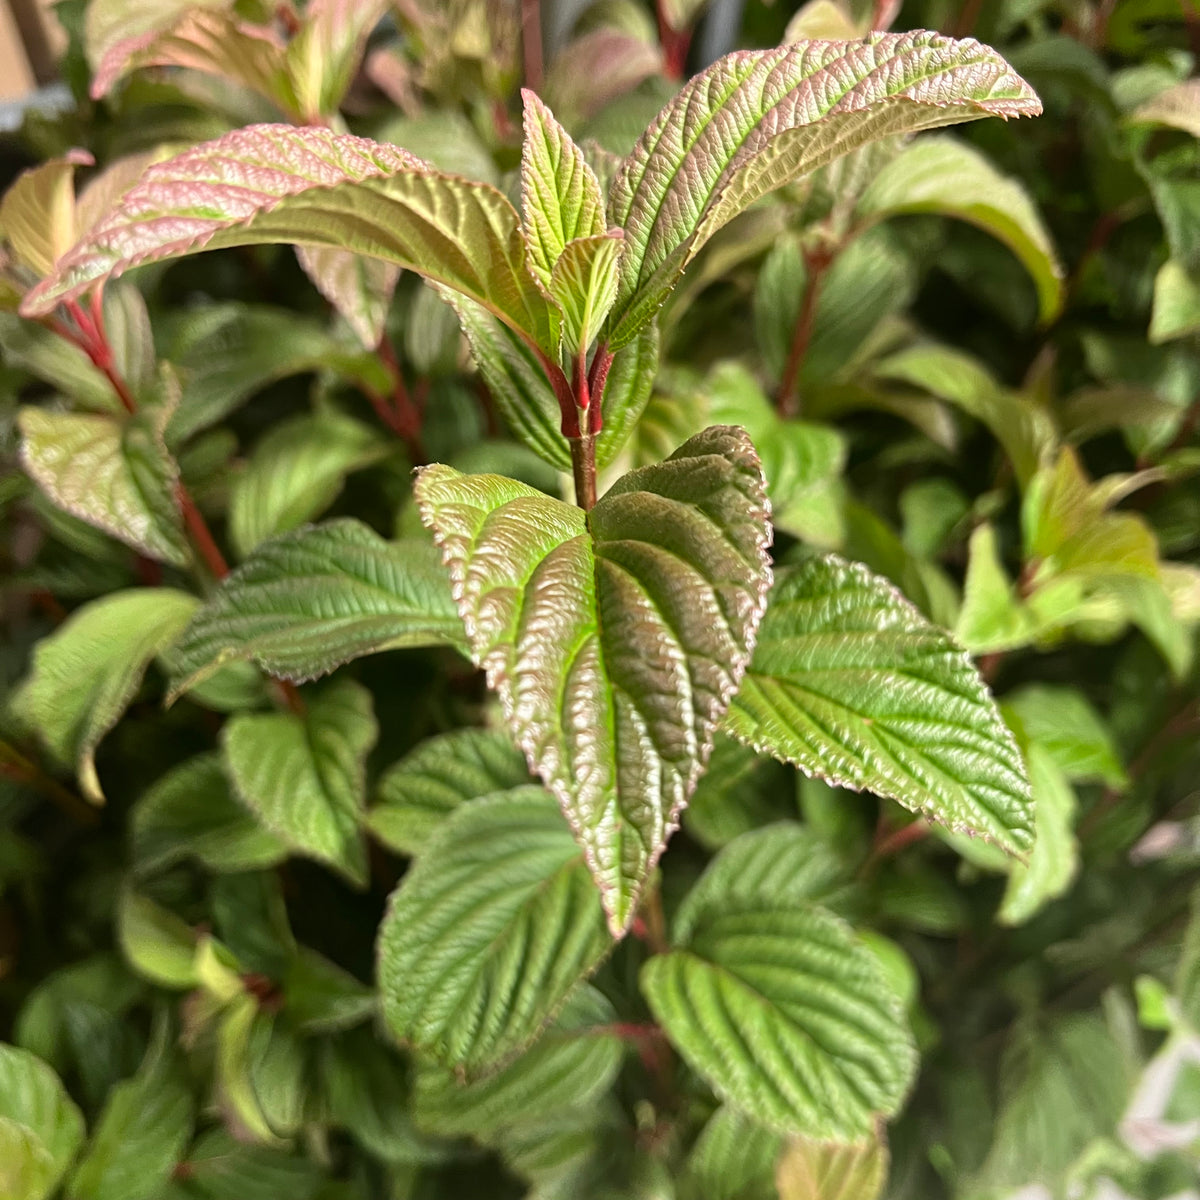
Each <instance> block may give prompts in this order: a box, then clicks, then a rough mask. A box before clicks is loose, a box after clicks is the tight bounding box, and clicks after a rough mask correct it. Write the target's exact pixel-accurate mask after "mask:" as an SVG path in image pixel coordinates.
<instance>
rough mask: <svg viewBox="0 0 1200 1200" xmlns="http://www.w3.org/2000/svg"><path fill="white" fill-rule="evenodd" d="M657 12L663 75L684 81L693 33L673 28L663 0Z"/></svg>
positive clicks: (658, 5) (660, 0)
mask: <svg viewBox="0 0 1200 1200" xmlns="http://www.w3.org/2000/svg"><path fill="white" fill-rule="evenodd" d="M655 10H656V15H657V17H658V41H659V45H661V46H662V54H663V73H664V74H665V75H666V77H667V78H668V79H682V78H683V72H684V69H685V68H686V67H687V56H688V51H689V50H690V49H691V46H692V31H691V30H690V29H675V28H673V27H672V25H671V22H670V21H668V20H667V13H666V8H665V6H664V5H663V2H662V0H658V3H657V4H656V5H655Z"/></svg>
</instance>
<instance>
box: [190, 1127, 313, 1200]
mask: <svg viewBox="0 0 1200 1200" xmlns="http://www.w3.org/2000/svg"><path fill="white" fill-rule="evenodd" d="M180 1173H181V1174H184V1175H186V1177H187V1181H188V1182H187V1188H188V1194H189V1196H190V1195H193V1194H195V1195H198V1196H200V1197H202V1198H203V1200H279V1198H280V1197H281V1196H286V1197H287V1198H288V1200H312V1197H314V1196H315V1195H316V1193H317V1191H318V1190H319V1188H320V1186H321V1182H322V1177H321V1172H320V1169H319V1168H318V1167H317V1165H316V1164H315V1163H314V1162H313V1161H312V1160H311V1159H306V1158H300V1157H297V1156H294V1155H290V1154H284V1153H281V1152H280V1151H278V1150H272V1149H269V1148H267V1147H265V1146H249V1145H246V1144H245V1142H242V1141H238V1140H237V1139H236V1138H234V1137H233V1136H232V1134H230V1133H228V1132H227V1131H226V1130H224V1129H211V1130H209V1131H208V1132H207V1133H204V1134H202V1135H201V1136H200V1137H199V1138H198V1139H197V1140H196V1144H195V1145H194V1146H193V1147H192V1149H191V1151H190V1152H189V1154H188V1156H187V1158H186V1159H185V1160H184V1162H183V1163H182V1164H181V1172H180Z"/></svg>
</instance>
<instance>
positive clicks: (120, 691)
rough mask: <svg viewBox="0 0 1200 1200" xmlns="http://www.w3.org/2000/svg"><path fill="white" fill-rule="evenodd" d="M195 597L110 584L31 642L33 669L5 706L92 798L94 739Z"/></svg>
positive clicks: (97, 797)
mask: <svg viewBox="0 0 1200 1200" xmlns="http://www.w3.org/2000/svg"><path fill="white" fill-rule="evenodd" d="M197 603H198V601H197V600H196V598H195V597H194V596H189V595H188V594H187V593H186V592H177V591H175V590H174V589H172V588H136V589H130V590H129V591H123V592H114V593H112V594H111V595H108V596H105V597H104V598H103V599H101V600H95V601H93V602H92V603H91V604H85V605H84V606H83V607H82V608H80V609H78V610H76V611H75V612H74V613H72V614H71V616H70V617H69V618H68V619H67V620H66V621H65V622H64V623H63V624H62V625H61V626H60V627H59V628H58V629H57V630H55V632H54V633H52V634H51V635H50V636H49V637H47V638H44V639H43V640H42V641H41V642H39V643H38V645H37V647H36V649H35V650H34V652H33V669H32V671H31V672H30V674H29V676H28V678H27V679H26V680H25V682H24V683H23V684H22V685H21V688H20V690H19V691H18V692H17V694H16V695H15V696H14V697H13V700H12V705H13V710H14V712H15V713H16V714H17V715H18V717H19V718H20V719H22V720H23V721H25V722H26V723H27V724H29V725H31V726H32V727H33V728H34V729H36V730H37V732H38V733H39V734H40V735H41V737H42V740H43V741H44V742H45V744H46V746H47V748H48V749H49V750H50V752H51V753H52V754H53V755H54V757H55V759H57V760H58V761H59V762H61V763H63V764H64V765H67V764H72V765H74V767H75V769H76V772H77V774H78V776H79V782H80V786H81V787H82V788H83V790H84V793H85V794H86V795H87V796H88V798H89V799H91V800H93V801H95V802H96V803H103V800H104V793H103V791H102V790H101V787H100V780H99V779H98V778H97V776H96V767H95V762H94V754H95V750H96V747H97V746H98V745H99V744H100V740H101V739H102V738H103V737H104V735H105V734H106V733H107V732H108V731H109V730H110V729H111V728H112V727H113V726H114V725H115V724H116V723H117V721H118V720H120V717H121V714H122V713H123V712H124V711H125V708H126V706H127V705H128V704H129V702H130V700H132V699H133V696H134V693H135V692H136V691H137V689H138V686H139V684H140V683H141V681H142V675H143V674H144V673H145V670H146V667H147V666H148V665H149V663H150V662H151V660H152V659H153V658H154V656H155V655H156V654H158V653H160V652H161V651H162V650H163V648H164V647H166V646H169V645H170V644H171V643H172V642H173V641H174V640H175V638H176V637H177V636H178V634H179V632H180V630H182V629H183V627H184V626H185V625H186V624H187V622H188V619H189V618H190V617H191V615H192V613H193V612H194V611H195V608H196V605H197Z"/></svg>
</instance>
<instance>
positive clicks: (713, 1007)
mask: <svg viewBox="0 0 1200 1200" xmlns="http://www.w3.org/2000/svg"><path fill="white" fill-rule="evenodd" d="M641 987H642V992H643V994H644V995H645V997H646V999H647V1001H648V1002H649V1004H650V1009H651V1011H652V1012H653V1013H654V1016H655V1019H656V1020H657V1021H658V1022H659V1024H660V1025H662V1027H663V1029H664V1030H665V1031H666V1033H667V1036H668V1037H669V1038H670V1039H671V1042H672V1043H673V1044H674V1045H675V1046H676V1047H677V1048H678V1050H679V1052H680V1054H682V1055H683V1057H684V1059H685V1060H686V1061H687V1063H688V1064H689V1065H690V1066H691V1067H692V1068H693V1069H694V1070H696V1071H697V1072H698V1073H699V1074H700V1075H701V1076H702V1077H703V1078H704V1079H705V1080H706V1081H707V1082H708V1083H709V1084H710V1085H711V1086H712V1087H713V1089H714V1090H715V1091H716V1092H717V1093H718V1095H720V1096H722V1097H723V1098H724V1099H726V1100H728V1101H730V1102H731V1103H733V1104H736V1105H737V1106H738V1107H739V1108H741V1109H743V1110H744V1111H745V1112H746V1113H748V1114H749V1115H750V1116H752V1117H754V1118H755V1119H756V1120H758V1121H761V1122H762V1123H763V1124H764V1125H766V1126H768V1127H769V1128H771V1129H774V1130H777V1131H779V1132H781V1133H786V1132H791V1131H801V1130H802V1131H804V1132H805V1133H806V1134H808V1135H809V1136H813V1137H834V1138H837V1137H841V1138H854V1137H856V1136H860V1135H862V1134H863V1133H865V1132H867V1131H868V1130H869V1129H870V1128H871V1126H872V1124H873V1122H874V1120H875V1119H876V1118H877V1117H879V1116H890V1115H891V1114H892V1113H894V1112H895V1111H896V1109H897V1108H898V1107H899V1105H900V1101H901V1100H902V1099H903V1097H904V1093H905V1092H906V1091H907V1089H908V1084H909V1081H910V1080H911V1078H912V1075H913V1072H914V1069H915V1067H916V1055H915V1052H914V1050H913V1046H912V1042H911V1039H910V1037H909V1034H908V1031H907V1029H906V1028H905V1026H904V1023H903V1018H902V1012H901V1005H900V1003H899V1000H898V999H897V998H896V997H895V996H894V995H893V994H892V992H891V989H890V987H889V986H888V983H887V980H886V978H885V976H884V974H883V972H882V971H881V969H880V967H879V965H878V961H877V960H876V958H875V956H874V955H872V954H871V952H870V951H868V950H867V949H865V948H864V947H863V946H862V945H861V944H860V943H858V942H857V941H856V940H855V938H854V936H853V934H852V933H851V931H850V929H849V927H848V926H846V925H844V924H843V923H842V922H841V921H839V920H837V919H836V918H834V917H832V916H830V915H829V914H827V913H824V912H822V911H821V910H820V909H816V908H807V907H804V906H798V907H790V906H786V905H783V904H779V905H775V904H771V903H770V902H765V903H764V902H759V903H753V904H744V905H738V906H734V905H729V906H727V907H726V908H725V910H724V911H723V912H720V913H709V914H707V915H706V916H705V918H704V919H703V920H702V921H701V922H700V923H699V924H698V926H697V927H696V928H695V930H693V931H692V934H691V937H690V938H689V940H688V942H687V943H686V945H684V946H683V947H681V948H679V949H674V950H671V951H670V952H669V953H667V954H660V955H655V956H654V957H653V958H651V959H650V960H649V961H648V962H647V963H646V964H645V965H644V966H643V967H642V971H641Z"/></svg>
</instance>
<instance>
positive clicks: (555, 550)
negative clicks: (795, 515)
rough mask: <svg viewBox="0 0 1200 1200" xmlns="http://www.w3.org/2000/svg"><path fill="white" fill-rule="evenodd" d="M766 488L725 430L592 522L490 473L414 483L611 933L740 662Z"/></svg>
mask: <svg viewBox="0 0 1200 1200" xmlns="http://www.w3.org/2000/svg"><path fill="white" fill-rule="evenodd" d="M763 490H764V489H763V480H762V474H761V472H760V470H759V465H758V459H757V456H756V455H755V453H754V449H753V447H752V445H751V444H750V442H749V439H748V438H747V437H746V435H745V434H744V433H743V432H741V431H740V430H737V429H733V428H730V427H722V426H714V427H713V428H712V429H709V430H707V431H706V432H705V433H702V434H698V435H697V436H696V437H694V438H691V439H690V440H689V441H688V442H686V443H685V444H684V445H683V446H681V447H680V448H679V449H678V450H677V451H676V452H675V453H674V454H673V455H672V456H671V457H670V458H669V459H667V461H666V462H664V463H662V464H660V465H658V466H652V467H644V468H642V469H640V470H638V471H634V472H632V473H630V474H629V475H626V476H625V477H624V478H623V479H621V480H620V481H619V482H618V483H616V484H615V485H614V486H613V488H612V489H611V490H610V491H609V492H608V494H607V495H606V496H604V497H603V499H601V500H600V502H599V503H598V504H597V505H596V506H595V508H593V509H592V511H591V512H590V513H588V514H586V515H585V514H584V513H583V511H582V510H581V509H578V508H575V507H573V506H571V505H568V504H564V503H562V502H561V501H558V500H552V499H550V498H549V497H547V496H545V495H544V494H542V493H539V492H536V491H534V490H533V489H532V488H528V487H525V486H524V485H521V484H517V483H514V482H513V481H511V480H506V479H503V478H501V477H500V476H496V475H474V476H464V475H460V474H459V473H458V472H457V471H453V470H451V469H450V468H448V467H442V466H437V467H429V468H426V469H425V470H424V471H422V472H421V474H420V476H419V477H418V480H417V485H416V496H417V503H418V505H419V507H420V510H421V517H422V519H423V520H424V521H425V523H426V524H427V525H428V526H430V527H431V528H432V529H433V531H434V536H435V538H436V539H437V541H438V543H439V545H440V546H441V547H442V551H443V554H444V556H445V560H446V564H447V566H448V567H449V568H450V575H451V580H452V585H453V589H454V594H455V599H456V601H457V602H458V606H459V612H460V613H461V614H462V617H463V621H464V624H465V625H466V628H467V637H468V640H469V642H470V644H471V650H472V654H473V656H474V658H475V661H476V663H477V664H478V665H479V666H481V667H483V668H484V670H485V671H486V672H487V675H488V682H489V684H490V685H491V686H492V687H493V688H494V689H495V690H496V691H498V692H499V694H500V699H501V702H502V704H503V706H504V711H505V719H506V721H507V722H508V725H509V729H510V731H511V732H512V734H513V737H514V739H515V741H516V742H517V745H518V746H519V747H520V748H521V749H522V750H523V751H524V753H525V756H526V758H527V759H528V760H529V762H530V764H531V765H532V766H533V767H534V768H535V769H536V770H537V771H538V773H539V774H540V775H541V777H542V778H543V779H544V780H545V782H546V784H547V786H548V787H549V788H550V789H551V790H552V791H553V792H554V794H555V796H556V797H557V799H558V801H559V803H560V804H561V805H562V808H563V811H564V812H565V813H566V814H567V818H568V820H569V821H570V822H571V826H572V828H573V829H574V830H575V832H576V836H577V837H578V838H579V840H580V842H581V844H582V845H583V847H584V850H585V853H586V855H587V859H588V865H589V867H590V868H591V870H592V873H593V875H594V876H595V878H596V881H597V883H598V884H599V886H600V890H601V893H602V894H603V896H604V903H605V908H606V910H607V912H608V914H609V922H610V927H611V929H612V930H613V932H614V934H620V933H621V932H623V931H624V930H625V929H626V928H627V927H628V925H629V922H630V921H631V920H632V919H633V916H634V913H635V911H636V908H637V903H638V899H639V897H640V894H641V891H642V888H643V887H644V885H645V881H646V878H647V876H648V875H649V872H650V871H651V870H652V869H653V867H654V864H655V862H656V861H657V860H658V857H659V855H660V854H661V853H662V851H663V849H664V847H665V846H666V842H667V838H668V837H669V836H670V834H671V832H672V831H673V829H674V828H675V826H676V825H677V823H678V820H679V815H680V813H681V812H682V810H683V807H684V805H686V803H687V801H688V798H689V797H690V795H691V793H692V791H693V789H694V788H695V786H696V781H697V780H698V779H699V777H700V775H701V774H702V772H703V767H704V763H705V761H706V760H707V758H708V754H709V751H710V749H711V747H712V739H713V735H714V733H715V731H716V727H717V725H718V723H719V722H720V720H721V718H722V716H723V715H724V712H725V709H726V706H727V705H728V703H729V698H730V696H731V694H732V693H733V691H734V690H735V689H736V687H737V682H738V678H739V676H740V674H741V672H742V670H743V669H744V665H745V663H746V661H747V659H748V657H749V652H750V646H751V644H752V642H753V638H754V631H755V628H756V627H757V624H758V621H759V618H760V616H761V612H762V605H763V602H764V597H765V592H766V589H767V586H768V584H769V580H770V569H769V566H768V563H767V554H766V544H767V541H768V538H769V533H770V530H769V526H768V525H767V521H766V509H765V497H764V495H763Z"/></svg>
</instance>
